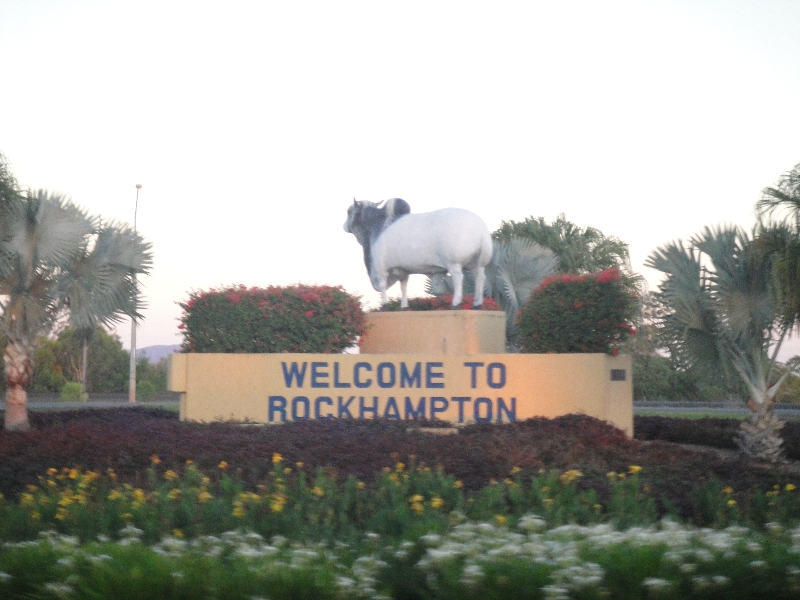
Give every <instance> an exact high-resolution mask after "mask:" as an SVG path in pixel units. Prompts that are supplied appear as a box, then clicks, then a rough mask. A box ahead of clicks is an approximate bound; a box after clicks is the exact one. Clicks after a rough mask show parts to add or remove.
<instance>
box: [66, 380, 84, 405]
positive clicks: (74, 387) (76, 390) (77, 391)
mask: <svg viewBox="0 0 800 600" xmlns="http://www.w3.org/2000/svg"><path fill="white" fill-rule="evenodd" d="M87 399H88V398H87V394H84V393H83V386H82V385H81V384H80V383H78V382H77V381H68V382H67V383H65V384H64V387H62V388H61V401H62V402H86V400H87Z"/></svg>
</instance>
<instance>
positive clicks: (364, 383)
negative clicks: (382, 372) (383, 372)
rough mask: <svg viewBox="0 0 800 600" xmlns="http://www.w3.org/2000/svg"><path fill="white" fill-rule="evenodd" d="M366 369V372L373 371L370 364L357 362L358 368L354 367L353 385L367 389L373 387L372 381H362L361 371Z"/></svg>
mask: <svg viewBox="0 0 800 600" xmlns="http://www.w3.org/2000/svg"><path fill="white" fill-rule="evenodd" d="M362 369H364V370H365V371H372V365H371V364H369V363H368V362H357V363H356V366H355V367H353V383H355V386H356V387H357V388H367V387H369V386H370V385H372V379H367V380H366V381H361V377H360V375H359V371H361V370H362Z"/></svg>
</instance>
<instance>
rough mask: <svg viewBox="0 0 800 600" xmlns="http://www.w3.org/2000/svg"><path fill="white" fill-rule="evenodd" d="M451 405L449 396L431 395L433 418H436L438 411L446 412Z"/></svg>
mask: <svg viewBox="0 0 800 600" xmlns="http://www.w3.org/2000/svg"><path fill="white" fill-rule="evenodd" d="M449 406H450V403H449V402H448V401H447V398H442V397H441V396H431V419H435V418H436V414H437V413H442V412H446V411H447V408H448V407H449Z"/></svg>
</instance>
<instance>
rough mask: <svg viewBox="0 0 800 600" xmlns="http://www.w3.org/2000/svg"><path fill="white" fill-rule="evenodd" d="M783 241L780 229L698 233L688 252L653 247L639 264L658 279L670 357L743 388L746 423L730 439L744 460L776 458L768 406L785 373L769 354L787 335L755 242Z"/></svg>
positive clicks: (765, 248)
mask: <svg viewBox="0 0 800 600" xmlns="http://www.w3.org/2000/svg"><path fill="white" fill-rule="evenodd" d="M784 234H786V228H785V226H782V225H772V226H770V228H769V229H765V228H763V226H762V229H761V230H757V231H755V232H754V233H753V235H748V234H747V233H746V232H744V231H743V230H742V229H740V228H738V227H718V228H710V227H706V228H705V229H704V230H703V231H702V232H701V233H700V234H698V235H697V236H695V237H693V238H692V239H691V240H690V241H689V244H688V245H684V243H683V242H682V241H680V240H678V241H677V242H671V243H669V244H666V245H664V246H661V247H660V248H658V249H657V250H655V251H654V252H653V253H652V254H651V255H650V256H649V257H648V258H647V261H646V263H645V264H646V265H647V266H649V267H652V268H654V269H657V270H659V271H661V272H662V273H664V274H665V275H666V279H665V280H664V281H663V282H662V283H661V285H660V287H659V291H658V293H657V296H658V299H659V300H660V301H662V302H663V303H664V305H665V306H666V307H667V309H668V310H667V312H666V314H665V315H663V316H662V317H661V324H662V326H663V327H664V328H665V329H666V330H667V332H668V333H669V334H670V335H671V337H673V339H676V340H678V343H677V344H676V346H675V351H676V352H679V353H681V354H682V355H683V356H684V357H686V358H687V359H688V361H689V362H690V364H691V362H695V361H699V362H702V363H705V364H707V365H709V366H710V367H712V368H714V369H718V370H720V371H722V372H724V373H727V374H729V375H731V376H736V377H738V378H740V379H741V380H742V382H744V384H745V385H746V387H747V390H748V392H749V396H750V399H749V401H748V403H747V406H748V408H749V409H750V414H749V416H748V418H747V419H746V420H745V421H744V422H743V423H742V425H741V429H740V430H739V433H738V435H737V438H736V442H737V445H738V446H739V448H740V450H741V451H742V452H743V453H744V454H746V455H748V456H751V457H755V458H759V459H766V460H770V461H777V460H780V459H781V458H782V457H783V448H782V444H783V439H782V438H781V436H780V433H779V432H780V429H781V428H782V427H783V423H782V422H781V421H780V420H779V419H778V418H777V417H776V416H775V413H774V410H773V409H774V406H775V401H776V396H777V393H778V390H779V388H780V386H781V384H782V383H783V382H784V380H785V379H786V377H787V376H788V374H789V373H790V370H788V369H787V370H784V371H783V373H782V374H780V371H779V370H778V369H777V366H778V365H777V363H776V359H777V355H778V351H779V350H780V347H781V344H782V342H783V340H784V338H785V337H786V335H787V333H788V332H789V330H790V328H791V323H790V322H788V321H787V320H786V319H785V318H784V315H783V312H782V309H781V305H780V302H779V300H778V294H777V293H776V291H777V286H776V283H775V282H776V278H775V269H774V263H775V257H776V254H775V250H774V247H770V246H769V245H767V244H764V243H762V241H761V240H762V239H769V238H770V237H773V238H777V237H780V236H781V235H784Z"/></svg>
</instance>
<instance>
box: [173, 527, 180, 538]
mask: <svg viewBox="0 0 800 600" xmlns="http://www.w3.org/2000/svg"><path fill="white" fill-rule="evenodd" d="M172 535H173V536H174V537H176V538H182V537H183V532H182V531H181V530H180V529H173V530H172Z"/></svg>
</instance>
